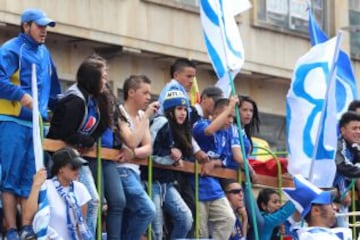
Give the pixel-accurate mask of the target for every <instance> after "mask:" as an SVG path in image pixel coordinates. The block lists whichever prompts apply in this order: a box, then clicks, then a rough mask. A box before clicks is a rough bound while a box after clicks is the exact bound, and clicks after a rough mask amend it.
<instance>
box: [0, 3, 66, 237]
mask: <svg viewBox="0 0 360 240" xmlns="http://www.w3.org/2000/svg"><path fill="white" fill-rule="evenodd" d="M47 26H50V27H54V26H55V22H54V21H53V20H51V19H49V18H48V17H47V16H46V14H45V13H44V12H43V11H41V10H39V9H27V10H25V11H24V12H23V14H22V15H21V29H22V32H21V33H20V34H19V35H18V36H17V37H15V38H13V39H11V40H9V41H8V42H6V43H4V44H3V45H2V47H1V48H0V132H1V134H0V162H1V166H2V179H1V191H2V201H3V206H4V215H5V221H6V225H7V227H8V229H7V234H6V236H7V238H8V239H15V240H16V239H19V235H18V231H17V227H16V226H17V224H16V203H17V201H16V200H17V199H20V200H21V203H22V204H23V203H24V201H25V199H26V198H27V197H28V195H29V193H30V189H31V185H32V177H33V175H34V173H35V163H34V149H33V139H32V112H31V108H32V107H33V99H32V90H31V72H32V71H31V65H32V64H33V63H34V64H35V66H36V68H37V70H38V71H37V84H38V90H39V91H38V92H39V112H40V114H41V116H42V118H43V119H45V120H46V119H47V118H48V114H47V111H48V107H51V105H52V104H53V103H54V102H55V100H56V95H57V94H58V93H60V84H59V81H58V78H57V74H56V69H55V66H54V63H53V60H52V57H51V55H50V52H49V50H48V49H47V48H46V47H45V45H44V43H45V39H46V28H47ZM40 70H41V71H40Z"/></svg>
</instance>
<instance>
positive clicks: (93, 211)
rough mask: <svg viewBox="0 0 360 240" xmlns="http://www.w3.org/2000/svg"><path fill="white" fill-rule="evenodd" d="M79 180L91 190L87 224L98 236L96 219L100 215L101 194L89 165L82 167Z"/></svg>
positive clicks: (94, 234)
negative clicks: (98, 191)
mask: <svg viewBox="0 0 360 240" xmlns="http://www.w3.org/2000/svg"><path fill="white" fill-rule="evenodd" d="M79 182H81V183H82V184H84V185H85V187H86V189H87V190H88V191H89V193H90V196H91V200H90V201H89V202H88V205H87V206H88V208H87V214H86V224H87V226H88V227H89V230H90V231H91V233H92V234H93V236H96V221H97V217H98V210H99V195H98V193H97V190H96V186H95V182H94V178H93V176H92V174H91V171H90V168H89V166H82V167H81V168H80V175H79Z"/></svg>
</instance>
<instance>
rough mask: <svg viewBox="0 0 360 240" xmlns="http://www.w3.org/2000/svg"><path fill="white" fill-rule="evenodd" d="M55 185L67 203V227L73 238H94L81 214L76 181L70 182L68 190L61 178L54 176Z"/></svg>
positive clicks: (83, 239)
mask: <svg viewBox="0 0 360 240" xmlns="http://www.w3.org/2000/svg"><path fill="white" fill-rule="evenodd" d="M52 181H53V182H54V186H55V188H56V190H57V192H58V193H59V195H60V197H61V198H62V199H64V201H65V205H66V221H67V229H68V231H69V232H70V235H71V239H72V240H89V239H94V237H93V236H92V233H91V232H90V231H89V229H88V226H87V225H86V223H85V222H84V219H83V217H82V214H81V208H80V206H79V204H78V203H77V199H76V197H75V193H74V183H73V182H71V183H70V190H69V192H66V191H65V189H64V187H63V186H62V185H61V184H60V182H59V179H58V178H57V177H54V178H53V179H52Z"/></svg>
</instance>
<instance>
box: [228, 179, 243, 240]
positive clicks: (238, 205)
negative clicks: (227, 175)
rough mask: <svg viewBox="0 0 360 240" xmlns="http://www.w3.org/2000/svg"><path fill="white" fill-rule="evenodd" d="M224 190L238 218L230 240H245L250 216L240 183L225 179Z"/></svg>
mask: <svg viewBox="0 0 360 240" xmlns="http://www.w3.org/2000/svg"><path fill="white" fill-rule="evenodd" d="M222 188H223V190H224V192H225V193H226V197H227V199H228V200H229V203H230V205H231V207H232V209H233V210H234V214H235V217H236V222H235V226H234V230H233V232H232V234H231V236H230V238H229V240H244V239H246V235H247V229H248V216H247V213H246V208H245V203H244V194H243V189H242V187H241V185H240V184H239V182H238V181H236V180H234V179H224V180H223V181H222Z"/></svg>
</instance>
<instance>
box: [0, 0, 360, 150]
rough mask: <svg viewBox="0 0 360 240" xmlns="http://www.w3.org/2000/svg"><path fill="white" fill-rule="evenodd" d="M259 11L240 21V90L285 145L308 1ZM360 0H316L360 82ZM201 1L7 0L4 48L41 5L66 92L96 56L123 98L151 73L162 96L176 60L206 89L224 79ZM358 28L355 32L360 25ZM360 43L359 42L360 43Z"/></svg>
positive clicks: (275, 2)
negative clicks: (129, 85) (215, 63)
mask: <svg viewBox="0 0 360 240" xmlns="http://www.w3.org/2000/svg"><path fill="white" fill-rule="evenodd" d="M251 2H252V4H253V8H252V9H251V10H250V11H247V12H245V13H243V14H242V15H240V16H237V18H236V19H237V23H238V26H239V29H240V33H241V36H242V40H243V43H244V49H245V54H246V57H245V64H244V67H243V69H242V71H241V73H240V74H239V76H237V78H236V81H235V85H236V88H237V91H238V93H239V94H242V95H249V96H251V97H252V98H253V99H255V100H256V102H257V104H258V107H259V110H260V112H261V117H262V122H263V125H262V127H261V132H260V134H259V136H261V137H263V138H265V139H266V140H268V141H269V142H270V144H271V145H272V146H273V147H274V148H276V149H284V148H285V98H286V94H287V91H288V89H289V86H290V82H291V76H292V70H293V67H294V65H295V62H296V60H297V59H298V58H299V57H300V56H301V55H303V54H304V53H305V52H306V51H307V50H309V48H310V43H309V38H308V34H307V13H306V8H307V5H306V2H307V1H306V0H252V1H251ZM359 2H360V0H345V1H344V0H313V1H312V4H313V11H314V14H315V16H316V18H317V20H318V21H319V23H320V25H321V26H322V27H323V29H324V30H325V31H326V32H327V33H328V34H329V35H330V36H333V35H335V33H336V31H337V30H339V29H344V30H345V31H344V33H345V34H344V35H345V37H344V40H343V49H344V50H345V51H346V52H348V53H350V52H351V54H352V57H353V66H354V70H355V73H356V75H357V77H359V73H358V70H359V66H360V65H359V62H358V60H360V58H359V56H360V42H359V41H360V40H359V39H360V38H358V37H357V35H358V33H357V32H356V30H357V28H356V26H357V22H360V3H359ZM198 6H199V0H62V1H54V0H26V1H25V0H0V43H3V42H4V41H6V40H7V39H9V38H11V37H13V36H16V35H17V33H18V32H19V30H20V27H19V22H20V15H21V13H22V11H23V10H24V9H25V8H29V7H35V8H41V9H43V10H44V11H45V12H47V14H48V16H49V17H51V18H52V19H54V20H55V21H56V22H57V25H56V27H55V28H49V29H48V31H49V33H48V40H47V46H48V47H49V48H50V50H51V52H52V54H53V57H54V59H55V62H56V65H57V69H58V73H59V76H60V78H61V80H62V82H63V85H64V87H65V86H67V85H69V84H71V83H72V82H73V81H74V79H75V73H76V70H77V68H78V66H79V64H80V62H81V61H82V59H83V58H84V57H86V56H88V55H90V54H91V53H93V52H98V53H99V54H100V55H102V56H103V57H105V58H106V59H107V60H108V62H109V65H110V69H109V80H110V81H111V85H112V86H113V89H114V93H115V94H117V95H118V96H119V97H120V96H121V88H122V84H123V81H124V79H125V78H126V77H127V76H129V75H130V74H146V75H147V76H149V77H150V78H151V79H152V82H153V84H152V92H153V94H154V95H156V94H158V93H159V92H160V90H161V88H162V87H163V86H164V85H165V84H166V82H167V81H168V80H169V79H170V76H169V66H170V65H171V63H172V62H173V61H174V59H175V58H176V57H186V58H190V59H193V60H194V61H196V62H197V63H198V75H197V79H198V81H199V87H200V89H202V88H203V87H205V86H208V85H213V84H215V82H216V80H217V79H216V75H215V74H214V72H213V70H212V68H211V64H210V63H209V59H208V56H207V53H206V49H205V45H204V42H203V36H202V30H201V23H200V16H199V7H198ZM354 26H355V27H354ZM357 43H359V44H357Z"/></svg>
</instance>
